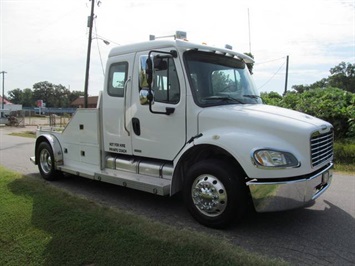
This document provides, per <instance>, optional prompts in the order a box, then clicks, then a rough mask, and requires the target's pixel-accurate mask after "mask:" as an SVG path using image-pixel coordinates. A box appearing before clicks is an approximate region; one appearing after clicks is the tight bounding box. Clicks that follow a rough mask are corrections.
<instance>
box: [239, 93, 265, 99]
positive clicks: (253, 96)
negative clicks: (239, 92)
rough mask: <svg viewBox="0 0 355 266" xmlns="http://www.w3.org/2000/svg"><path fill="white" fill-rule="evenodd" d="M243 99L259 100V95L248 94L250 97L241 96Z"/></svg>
mask: <svg viewBox="0 0 355 266" xmlns="http://www.w3.org/2000/svg"><path fill="white" fill-rule="evenodd" d="M243 97H247V98H252V99H259V98H261V97H260V96H259V95H252V94H250V95H248V94H247V95H243Z"/></svg>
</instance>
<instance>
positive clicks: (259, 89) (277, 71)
mask: <svg viewBox="0 0 355 266" xmlns="http://www.w3.org/2000/svg"><path fill="white" fill-rule="evenodd" d="M284 64H285V62H283V63H282V65H281V66H280V67H279V69H278V70H277V71H276V72H275V73H274V74H273V75H272V76H271V78H270V79H269V80H268V81H266V82H265V83H264V84H263V85H262V86H261V87H259V88H258V90H260V89H261V88H262V87H264V86H265V85H266V84H268V83H269V82H270V81H271V80H272V79H273V78H274V77H275V76H276V74H277V73H279V71H280V69H281V68H282V67H283V66H284Z"/></svg>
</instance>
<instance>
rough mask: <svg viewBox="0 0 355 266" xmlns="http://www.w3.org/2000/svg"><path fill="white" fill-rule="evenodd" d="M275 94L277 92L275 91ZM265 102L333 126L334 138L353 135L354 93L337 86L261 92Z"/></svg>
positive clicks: (354, 128) (354, 122)
mask: <svg viewBox="0 0 355 266" xmlns="http://www.w3.org/2000/svg"><path fill="white" fill-rule="evenodd" d="M276 94H277V93H276ZM261 97H262V99H263V101H264V103H265V104H271V105H276V106H280V107H285V108H289V109H293V110H297V111H300V112H303V113H306V114H309V115H312V116H315V117H318V118H320V119H323V120H325V121H328V122H329V123H331V124H332V125H333V126H334V132H335V138H336V139H343V138H346V137H354V136H355V94H354V93H351V92H347V91H344V90H341V89H338V88H325V89H322V88H317V89H312V90H308V91H305V92H303V93H297V92H288V93H287V94H286V95H285V96H284V97H281V96H279V97H277V95H275V92H271V93H268V94H267V93H262V94H261Z"/></svg>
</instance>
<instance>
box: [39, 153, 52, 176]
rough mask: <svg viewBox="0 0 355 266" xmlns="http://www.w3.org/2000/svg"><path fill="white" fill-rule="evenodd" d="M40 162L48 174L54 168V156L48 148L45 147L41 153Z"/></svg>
mask: <svg viewBox="0 0 355 266" xmlns="http://www.w3.org/2000/svg"><path fill="white" fill-rule="evenodd" d="M39 163H40V165H41V169H42V171H43V172H44V173H45V174H46V175H47V174H49V172H50V171H51V169H52V157H51V154H50V152H49V151H48V150H46V149H43V150H41V153H40V154H39Z"/></svg>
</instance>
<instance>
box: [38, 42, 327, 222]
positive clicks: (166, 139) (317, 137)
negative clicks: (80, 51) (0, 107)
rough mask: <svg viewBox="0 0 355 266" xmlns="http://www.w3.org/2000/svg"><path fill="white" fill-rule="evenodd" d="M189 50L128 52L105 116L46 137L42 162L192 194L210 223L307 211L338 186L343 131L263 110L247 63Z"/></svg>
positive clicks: (107, 91) (82, 118)
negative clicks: (336, 165)
mask: <svg viewBox="0 0 355 266" xmlns="http://www.w3.org/2000/svg"><path fill="white" fill-rule="evenodd" d="M248 63H253V59H252V58H250V57H248V56H247V55H244V54H241V53H238V52H235V51H233V50H231V49H227V48H216V47H212V46H207V45H202V44H201V45H200V44H193V43H190V42H188V41H185V40H179V39H175V40H153V41H149V42H143V43H137V44H131V45H125V46H119V47H116V48H113V49H112V50H111V52H110V54H109V57H108V61H107V67H106V77H105V83H104V88H103V91H102V92H101V93H100V97H99V102H98V105H97V108H94V109H78V110H77V112H76V114H75V115H74V117H73V118H72V119H71V121H70V122H69V124H68V125H67V126H66V128H65V129H64V130H62V131H55V130H48V129H44V128H39V129H38V131H37V140H36V145H35V156H34V157H33V158H32V161H33V162H34V163H35V164H38V167H39V171H40V173H41V175H42V176H43V177H44V178H45V179H47V180H52V179H55V178H57V177H58V176H60V174H61V173H69V174H75V175H79V176H83V177H86V178H91V179H94V180H97V181H102V182H108V183H112V184H116V185H121V186H125V187H129V188H133V189H138V190H142V191H146V192H150V193H154V194H158V195H162V196H172V195H174V194H176V193H178V192H180V191H181V192H182V194H183V198H184V201H185V204H186V207H187V209H188V210H189V212H190V213H191V215H192V216H193V217H194V218H195V219H196V220H197V221H198V222H200V223H201V224H203V225H206V226H210V227H215V228H220V227H224V226H227V225H228V224H230V223H231V222H232V221H234V220H236V219H240V218H241V217H242V216H243V214H244V212H245V210H246V209H247V207H248V206H249V207H250V205H251V206H252V207H253V208H254V209H255V210H256V211H257V212H269V211H281V210H288V209H293V208H298V207H302V206H304V205H306V204H307V203H308V202H309V201H312V200H314V199H316V198H317V197H319V196H320V195H321V194H322V193H323V192H324V191H325V190H326V189H327V188H328V187H329V185H330V183H331V179H332V167H333V163H332V159H333V128H332V125H330V124H329V123H327V122H325V121H322V120H320V119H317V118H315V117H312V116H309V115H306V114H303V113H299V112H296V111H292V110H287V109H283V108H278V107H274V106H268V105H264V104H262V101H261V99H260V96H259V93H258V92H257V90H256V87H255V85H254V83H253V80H252V77H251V75H250V73H249V70H248V67H247V64H248Z"/></svg>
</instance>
